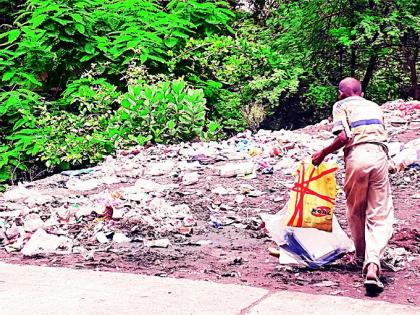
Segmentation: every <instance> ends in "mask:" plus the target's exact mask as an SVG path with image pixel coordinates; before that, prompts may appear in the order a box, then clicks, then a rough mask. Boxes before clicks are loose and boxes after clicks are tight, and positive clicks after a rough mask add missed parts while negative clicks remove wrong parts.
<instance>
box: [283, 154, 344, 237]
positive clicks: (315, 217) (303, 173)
mask: <svg viewBox="0 0 420 315" xmlns="http://www.w3.org/2000/svg"><path fill="white" fill-rule="evenodd" d="M336 171H337V164H336V163H333V162H323V163H321V165H319V166H318V167H316V166H314V165H312V163H311V162H310V161H305V162H302V163H301V164H300V165H299V167H298V169H297V174H296V180H295V183H294V186H293V188H292V192H291V194H290V199H289V202H288V211H289V217H288V220H287V225H288V226H293V227H302V228H316V229H318V230H323V231H327V232H331V231H332V218H333V212H334V205H335V196H336V193H337V188H336V181H335V173H336Z"/></svg>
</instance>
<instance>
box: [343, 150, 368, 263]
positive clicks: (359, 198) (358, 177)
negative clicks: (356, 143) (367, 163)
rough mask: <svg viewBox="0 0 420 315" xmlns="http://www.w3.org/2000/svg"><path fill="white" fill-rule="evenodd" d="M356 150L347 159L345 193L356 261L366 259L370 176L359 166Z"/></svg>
mask: <svg viewBox="0 0 420 315" xmlns="http://www.w3.org/2000/svg"><path fill="white" fill-rule="evenodd" d="M357 155H358V154H357V152H356V150H354V151H352V152H350V153H349V154H348V156H347V158H346V179H345V183H344V192H345V193H346V199H347V219H348V222H349V227H350V231H351V238H352V240H353V242H354V246H355V248H356V259H357V258H359V259H361V260H363V258H364V257H365V221H366V207H367V192H368V186H369V174H368V173H366V172H365V169H363V168H360V165H358V163H359V161H358V156H357Z"/></svg>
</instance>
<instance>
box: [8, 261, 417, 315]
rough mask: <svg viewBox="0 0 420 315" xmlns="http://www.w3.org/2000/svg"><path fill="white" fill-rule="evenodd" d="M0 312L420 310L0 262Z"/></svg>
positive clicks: (199, 283) (395, 312)
mask: <svg viewBox="0 0 420 315" xmlns="http://www.w3.org/2000/svg"><path fill="white" fill-rule="evenodd" d="M0 305H1V307H0V313H1V314H8V315H14V314H60V315H62V314H101V315H107V314H305V313H306V314H307V313H317V314H344V315H346V314H381V315H382V314H384V315H385V314H392V315H395V314H405V315H408V314H410V315H411V314H420V308H415V307H410V306H405V305H396V304H390V303H385V302H376V301H365V300H356V299H351V298H344V297H333V296H325V295H310V294H303V293H296V292H291V291H283V292H269V291H268V290H265V289H261V288H253V287H249V286H241V285H232V284H218V283H213V282H206V281H193V280H185V279H172V278H159V277H150V276H141V275H134V274H126V273H115V272H98V271H90V270H75V269H67V268H51V267H37V266H18V265H9V264H4V263H0Z"/></svg>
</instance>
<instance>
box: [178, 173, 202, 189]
mask: <svg viewBox="0 0 420 315" xmlns="http://www.w3.org/2000/svg"><path fill="white" fill-rule="evenodd" d="M199 177H200V175H198V173H186V174H184V175H183V176H182V184H184V185H185V186H189V185H194V184H196V183H198V180H199Z"/></svg>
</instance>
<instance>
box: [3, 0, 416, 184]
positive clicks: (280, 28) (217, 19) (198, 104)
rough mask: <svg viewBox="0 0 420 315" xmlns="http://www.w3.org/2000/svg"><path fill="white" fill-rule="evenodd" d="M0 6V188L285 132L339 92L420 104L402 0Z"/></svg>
mask: <svg viewBox="0 0 420 315" xmlns="http://www.w3.org/2000/svg"><path fill="white" fill-rule="evenodd" d="M236 2H237V1H235V0H229V4H228V3H227V2H225V1H218V0H208V1H201V0H188V1H184V0H169V1H166V0H165V1H164V0H107V1H101V0H17V1H5V0H0V182H2V181H5V180H15V179H17V178H19V176H22V175H23V174H30V173H31V172H32V169H33V168H35V169H37V170H38V169H39V170H43V169H48V170H54V171H55V170H59V169H66V168H69V167H74V166H78V165H79V166H80V165H85V164H91V163H96V162H98V161H100V160H101V159H102V158H103V157H104V156H105V155H106V154H109V153H111V152H113V151H114V150H115V149H118V148H122V147H124V146H127V145H133V144H140V145H143V144H145V143H147V142H154V143H169V142H179V141H190V140H194V139H196V138H201V139H204V140H208V139H216V138H217V137H222V136H224V135H228V134H231V133H235V132H237V131H239V130H243V129H245V128H251V129H257V128H259V127H261V126H262V127H265V128H296V127H301V126H303V125H305V124H307V123H310V122H315V121H317V120H319V119H320V118H324V117H325V116H327V115H329V114H330V111H331V105H332V103H333V102H334V101H335V99H336V86H337V83H338V82H339V81H340V80H341V79H342V78H344V77H346V76H355V77H357V78H360V80H361V81H362V83H363V88H364V90H365V91H366V94H367V96H368V97H369V98H370V99H372V100H374V101H376V102H378V103H381V102H384V101H386V100H388V99H390V98H397V97H398V98H406V97H413V98H416V99H419V98H420V85H419V83H418V58H419V49H420V48H419V47H420V43H419V41H420V36H419V33H420V26H419V25H420V17H419V15H418V12H419V11H418V10H419V7H418V4H417V3H416V2H414V1H409V0H390V1H379V0H369V1H368V0H352V1H344V0H339V1H332V0H328V1H321V0H308V1H297V0H292V1H282V0H252V1H250V3H251V8H252V9H253V12H251V14H248V13H244V12H241V11H240V10H239V11H238V10H232V8H240V5H239V4H238V3H236Z"/></svg>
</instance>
